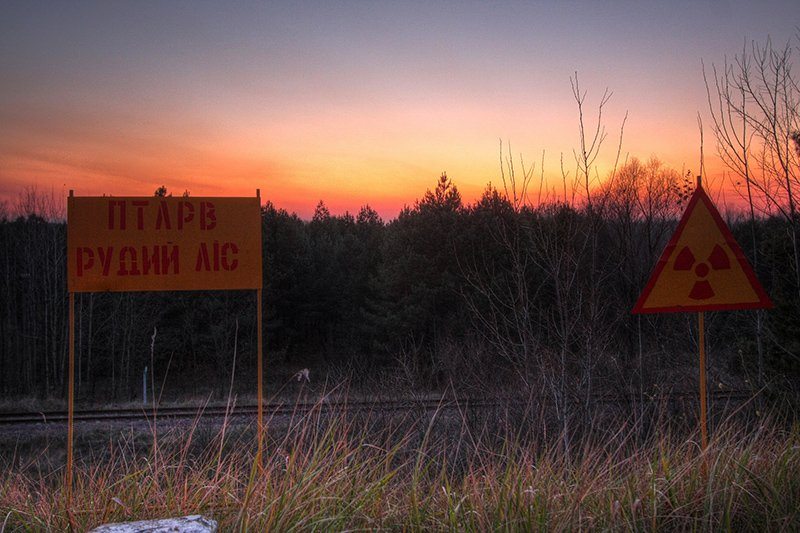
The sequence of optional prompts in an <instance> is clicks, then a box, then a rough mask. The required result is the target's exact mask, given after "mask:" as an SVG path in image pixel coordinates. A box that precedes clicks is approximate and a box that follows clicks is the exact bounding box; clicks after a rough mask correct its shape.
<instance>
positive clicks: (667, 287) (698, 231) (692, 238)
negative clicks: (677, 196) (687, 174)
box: [632, 183, 773, 314]
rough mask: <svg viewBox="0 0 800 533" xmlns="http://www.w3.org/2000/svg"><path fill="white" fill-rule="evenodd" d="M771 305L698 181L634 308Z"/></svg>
mask: <svg viewBox="0 0 800 533" xmlns="http://www.w3.org/2000/svg"><path fill="white" fill-rule="evenodd" d="M771 307H773V305H772V302H771V301H770V299H769V297H768V296H767V294H766V293H765V292H764V289H763V288H762V287H761V284H760V283H759V282H758V279H756V276H755V273H754V272H753V269H752V268H751V267H750V264H749V263H748V262H747V259H746V258H745V257H744V254H743V253H742V250H741V248H739V245H738V244H737V243H736V240H735V239H734V238H733V235H732V234H731V231H730V230H729V229H728V226H727V225H726V224H725V222H724V221H723V220H722V217H721V216H720V214H719V212H718V211H717V209H716V207H714V204H713V203H712V202H711V199H710V198H709V197H708V195H706V193H705V191H704V190H703V187H702V186H701V185H700V184H699V183H698V186H697V188H696V189H695V191H694V194H693V195H692V197H691V199H690V200H689V205H688V206H687V207H686V211H685V212H684V213H683V216H682V217H681V220H680V222H679V223H678V227H677V229H676V230H675V233H674V234H673V235H672V238H671V239H670V241H669V243H668V244H667V247H666V248H665V249H664V252H663V253H662V254H661V258H660V259H659V260H658V263H657V264H656V268H655V270H654V271H653V274H652V275H651V276H650V280H649V281H648V282H647V285H646V286H645V288H644V290H643V291H642V294H641V295H640V296H639V300H638V301H637V302H636V305H635V306H634V308H633V310H632V312H633V313H635V314H636V313H672V312H685V311H689V312H693V311H721V310H731V309H766V308H771Z"/></svg>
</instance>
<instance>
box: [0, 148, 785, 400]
mask: <svg viewBox="0 0 800 533" xmlns="http://www.w3.org/2000/svg"><path fill="white" fill-rule="evenodd" d="M636 165H639V167H637V166H636ZM657 166H658V165H655V167H653V164H652V163H651V164H650V167H647V165H640V164H639V163H638V162H635V164H633V166H630V167H626V168H625V169H623V170H624V171H625V172H628V173H629V174H630V175H628V178H629V183H627V184H626V182H625V179H628V178H625V174H624V172H621V173H620V176H621V177H620V178H619V180H618V182H617V185H616V188H613V189H612V188H609V190H608V191H605V195H604V196H603V199H604V201H602V202H600V201H596V202H595V204H594V205H593V208H592V210H591V211H588V210H584V209H582V208H579V207H576V206H571V205H563V204H551V205H542V206H537V207H531V206H526V205H523V206H520V205H513V204H512V203H511V202H509V201H508V200H507V199H506V197H505V196H504V195H503V194H501V193H499V192H498V191H497V190H495V189H493V188H491V187H489V188H487V190H486V191H485V192H484V194H483V196H482V197H481V198H480V199H478V200H477V201H476V202H475V203H474V204H472V205H464V204H463V203H462V200H461V196H460V194H459V192H458V190H457V188H456V186H455V185H454V184H453V183H452V181H451V180H450V179H449V178H448V177H447V176H446V175H442V176H441V177H440V178H439V180H438V181H437V182H436V185H435V187H434V188H433V189H432V190H430V191H427V192H426V193H425V194H424V196H423V197H422V199H421V200H419V201H417V202H416V203H415V204H414V206H413V207H407V208H405V209H404V210H403V211H402V212H401V213H400V215H399V216H398V218H397V219H396V220H393V221H391V222H388V223H386V222H384V221H383V220H381V218H380V217H379V216H378V214H377V213H376V212H375V211H374V210H373V209H371V208H369V207H368V206H365V207H363V208H362V209H361V210H360V211H359V213H358V214H357V215H356V216H353V215H351V214H349V213H345V214H344V215H340V216H336V215H331V214H330V212H329V211H328V209H327V208H326V207H325V205H324V203H322V202H320V203H319V205H318V206H317V209H316V211H315V214H314V216H313V218H312V219H311V220H310V221H304V220H301V219H300V218H298V217H297V216H296V215H293V214H290V213H287V212H286V211H285V210H283V209H279V208H277V207H275V206H274V205H272V204H271V203H267V204H266V205H265V206H264V207H263V208H262V213H261V215H262V223H263V226H262V238H263V247H264V248H263V250H264V251H263V253H264V259H265V260H264V311H265V314H264V317H265V325H264V328H265V331H264V333H265V346H266V350H267V369H266V374H267V375H268V376H271V377H273V378H275V379H278V378H279V377H280V376H283V379H284V381H285V379H287V376H290V375H291V372H292V371H293V369H295V370H294V371H296V369H299V368H301V367H302V366H310V365H311V366H313V365H317V368H319V369H333V368H337V369H341V370H342V372H346V373H348V375H350V376H351V377H353V378H357V379H358V380H361V381H359V382H365V381H364V380H366V379H367V378H368V377H369V376H382V375H383V376H385V375H389V374H391V375H394V376H396V377H397V376H400V377H402V379H404V380H405V381H404V382H403V383H404V385H410V386H415V387H422V388H430V387H434V388H436V387H444V386H446V385H453V386H456V387H465V388H472V389H475V390H481V391H493V392H503V391H506V390H510V389H515V390H529V391H532V392H537V393H543V394H548V395H552V397H553V398H554V399H555V400H556V401H564V402H566V399H567V398H572V400H573V401H575V402H578V403H579V404H580V402H581V401H586V402H588V397H589V394H590V393H595V392H596V393H605V392H620V391H623V392H627V393H629V394H652V393H655V392H657V391H659V390H664V389H672V390H694V385H693V383H696V362H695V356H694V353H695V351H694V350H695V348H694V346H693V344H692V343H693V342H694V341H693V339H694V328H695V323H694V319H693V318H691V317H687V316H685V315H660V316H643V317H636V316H632V315H631V314H630V309H631V307H632V306H633V303H634V302H635V300H636V298H637V296H638V294H639V291H640V290H641V288H642V287H643V285H644V283H645V281H646V280H647V277H648V276H649V273H650V270H651V268H652V266H653V265H654V263H655V260H656V259H657V257H658V255H659V254H660V252H661V250H662V249H663V246H664V244H665V243H666V239H667V238H668V237H669V235H670V233H671V231H672V229H673V228H674V226H675V223H676V219H677V216H678V215H679V214H680V211H681V206H680V200H681V195H682V194H683V192H682V190H681V189H680V188H678V189H676V188H675V184H676V183H679V182H680V180H679V179H678V178H677V177H674V176H673V177H671V178H670V179H667V180H666V181H665V182H664V183H662V184H660V185H658V184H656V183H655V182H654V181H653V180H652V179H651V180H650V181H648V182H647V186H646V187H643V186H642V183H641V181H637V180H642V179H644V178H643V176H646V175H647V172H649V171H652V172H653V176H655V173H656V171H657V170H658V168H657ZM651 167H652V168H651ZM647 168H649V169H650V170H649V171H648V170H647ZM637 173H638V174H637ZM623 178H625V179H623ZM656 185H658V186H659V187H661V189H659V190H658V191H656V190H655V189H656ZM647 187H650V189H648V188H647ZM648 191H649V192H648ZM656 193H657V194H656ZM648 194H650V196H649V197H648V196H647V195H648ZM656 196H657V198H656ZM659 202H660V203H659ZM732 229H733V231H734V233H736V235H737V237H738V238H739V242H740V244H741V245H742V247H743V248H744V251H745V253H746V255H747V256H748V257H749V258H750V259H751V261H752V263H753V264H754V266H755V268H756V270H757V274H758V277H759V278H760V280H761V281H762V283H763V285H764V286H765V288H766V290H767V292H768V293H769V294H770V295H771V297H772V298H773V300H774V302H775V304H776V309H775V310H774V311H771V312H767V313H764V314H762V315H760V316H762V317H766V318H765V320H764V322H763V324H764V327H763V328H761V329H758V331H757V328H756V327H755V325H754V324H755V323H756V321H755V316H756V313H755V312H729V313H712V314H710V315H711V316H710V318H709V320H708V322H707V327H708V338H709V346H710V347H711V350H710V352H711V353H710V380H711V381H712V382H713V385H712V386H715V387H718V388H727V389H739V388H758V387H760V386H768V387H770V389H771V390H774V391H782V392H783V393H785V392H787V391H789V392H792V393H794V391H797V390H798V388H799V387H800V364H798V357H800V343H799V342H798V339H800V302H798V301H797V298H796V295H797V294H798V288H797V287H796V286H795V284H796V282H795V280H796V279H797V278H796V276H795V275H794V272H793V270H792V254H793V250H792V246H791V234H790V232H789V230H788V228H787V222H786V221H785V220H782V219H777V218H769V219H761V220H756V221H755V222H754V223H751V222H750V221H749V220H748V221H734V222H733V223H732ZM751 237H754V238H751ZM754 243H755V248H754ZM0 250H2V252H1V254H0V257H2V259H1V260H0V349H1V350H2V353H0V393H1V394H2V396H3V397H15V396H38V397H51V396H56V397H61V396H63V394H64V390H65V379H66V371H65V368H66V359H67V346H68V343H67V338H68V321H67V311H68V306H67V301H68V300H67V292H66V280H65V277H66V265H65V261H66V231H65V224H64V223H62V222H54V221H49V220H46V219H44V218H42V217H41V216H40V215H38V214H36V213H29V214H27V215H26V216H20V217H18V218H16V219H13V220H11V219H8V218H6V219H3V220H0ZM75 313H76V314H75V316H76V319H75V320H76V353H77V356H78V365H77V374H76V380H77V392H78V397H79V398H80V399H91V400H115V401H128V400H133V399H136V398H137V397H139V395H140V391H141V383H142V373H143V370H144V367H145V366H147V367H149V368H150V372H151V374H150V375H151V376H152V377H154V381H155V383H156V385H158V386H160V385H161V380H163V379H164V377H165V376H168V377H169V379H168V381H167V382H165V383H168V385H167V386H166V388H167V389H169V387H173V388H174V390H176V391H177V392H176V394H177V393H180V394H193V393H198V394H207V393H208V392H211V391H216V392H220V393H221V392H223V391H226V390H227V386H228V384H229V383H230V381H231V373H232V372H234V371H235V372H236V380H235V381H236V383H237V387H238V389H239V390H240V391H248V390H252V386H253V384H254V383H255V376H254V372H253V370H252V369H253V368H254V367H255V338H256V332H255V328H256V322H255V296H254V295H253V293H252V291H233V292H205V293H187V292H183V293H181V292H175V293H127V294H78V295H76V311H75ZM757 340H758V341H759V342H761V343H762V344H763V349H764V351H763V353H764V358H763V360H758V359H757V357H756V352H757V348H756V344H757ZM151 346H152V349H151ZM154 368H155V372H154V373H153V369H154ZM177 376H180V379H179V380H178V379H177V378H176V377H177ZM276 376H278V377H276ZM374 379H378V378H374ZM176 381H180V385H177V384H175V382H176ZM372 383H373V384H374V383H375V381H373V382H372ZM525 387H527V389H525ZM157 388H159V387H157ZM564 405H566V404H564Z"/></svg>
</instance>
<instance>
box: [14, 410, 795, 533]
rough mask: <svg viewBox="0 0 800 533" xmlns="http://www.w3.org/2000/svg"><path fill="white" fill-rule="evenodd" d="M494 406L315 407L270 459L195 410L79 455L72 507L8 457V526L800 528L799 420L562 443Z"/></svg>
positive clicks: (51, 473)
mask: <svg viewBox="0 0 800 533" xmlns="http://www.w3.org/2000/svg"><path fill="white" fill-rule="evenodd" d="M490 418H492V417H491V416H488V417H486V418H485V419H484V420H482V421H480V420H479V419H478V418H476V417H470V418H469V419H468V418H467V417H466V415H465V414H464V413H460V412H459V411H458V410H444V409H443V410H440V411H439V412H437V413H435V414H433V415H430V414H422V413H417V414H416V415H413V416H412V415H405V416H394V417H393V416H389V415H386V414H384V413H373V414H371V415H364V414H360V415H348V414H346V413H341V414H328V413H327V412H326V411H325V410H324V409H323V408H322V406H321V405H320V406H319V408H318V409H316V410H314V411H313V412H311V413H310V414H305V415H301V414H299V413H298V414H297V415H296V416H294V417H293V418H292V419H291V420H290V421H284V422H283V423H282V424H281V426H282V427H280V428H279V429H278V428H277V427H275V426H277V421H274V423H273V427H272V428H271V429H270V430H269V433H268V439H267V453H266V454H265V457H264V458H263V466H261V467H260V466H259V465H258V462H259V461H258V458H257V457H255V455H254V448H255V447H254V445H253V443H252V440H253V439H252V433H249V432H247V431H241V430H238V429H237V428H234V427H229V426H228V425H227V423H226V425H225V426H223V428H222V430H220V431H219V432H218V433H216V434H214V435H211V436H210V437H205V436H204V437H202V438H200V435H201V433H202V431H203V430H202V428H200V427H199V426H198V425H197V424H194V425H192V426H191V427H189V428H184V429H182V430H180V431H179V432H176V431H165V432H164V433H163V434H159V433H157V432H155V431H154V434H153V435H151V436H149V437H147V438H146V439H142V441H144V442H149V443H150V446H148V447H146V448H145V449H142V446H143V444H142V442H139V441H137V440H136V439H135V438H133V437H128V438H125V439H122V440H120V441H109V442H108V443H107V449H106V450H104V453H102V454H97V456H96V457H95V458H94V459H92V458H84V459H83V460H82V461H79V462H78V466H77V468H76V472H75V483H74V491H73V502H72V505H71V507H70V508H66V506H65V498H64V486H63V476H64V472H63V467H61V466H60V465H59V466H58V467H49V468H48V467H44V468H43V467H42V465H41V462H39V463H36V462H35V461H28V462H22V463H20V461H19V460H10V461H8V464H6V465H2V466H0V473H1V474H0V532H6V531H65V530H67V529H69V527H70V525H72V527H73V528H74V529H76V530H79V531H83V530H86V529H90V528H92V527H95V526H97V525H99V524H101V523H106V522H115V521H126V520H142V519H147V518H157V517H166V516H180V515H185V514H196V513H200V514H205V515H206V516H209V517H212V518H214V519H215V520H217V521H218V522H219V523H220V526H221V527H220V529H221V531H238V530H242V531H245V530H254V531H342V530H369V531H375V530H392V531H520V530H521V531H532V530H539V531H578V530H601V531H602V530H620V531H639V530H644V531H656V530H664V531H672V530H697V531H720V530H722V531H726V530H727V531H755V530H760V531H786V530H798V529H800V509H798V507H797V502H798V501H800V428H798V427H797V426H796V425H795V426H789V427H786V426H785V425H781V424H776V423H763V424H761V425H757V426H756V427H755V428H751V429H743V428H742V427H740V426H737V425H735V424H734V423H723V424H721V425H720V426H718V427H717V428H716V429H715V431H714V434H713V438H712V441H711V443H710V446H709V448H708V450H707V451H706V452H705V454H703V453H701V452H700V450H699V449H698V446H697V445H696V443H695V439H694V436H692V435H689V436H688V437H687V436H685V435H684V436H679V435H675V434H673V433H670V432H669V431H668V430H666V429H664V430H663V431H660V432H655V433H654V434H652V435H651V436H649V437H647V438H641V437H640V438H634V432H633V431H632V430H629V429H628V424H629V421H627V420H620V421H618V423H616V424H614V425H613V428H614V429H607V430H600V429H594V430H592V431H590V432H587V434H585V435H584V436H583V437H581V441H580V442H577V443H575V442H573V447H572V449H571V450H570V453H569V454H565V453H564V451H563V450H562V449H561V448H560V446H561V442H562V440H561V439H560V438H559V437H558V436H557V435H556V436H554V438H551V439H549V440H544V441H542V440H541V439H539V438H538V437H537V438H530V435H531V434H532V428H526V427H522V428H521V429H519V430H515V431H509V430H506V431H503V432H499V433H498V431H497V430H496V429H495V428H496V427H498V425H497V424H493V425H491V426H490V425H489V423H488V422H489V419H490ZM494 422H496V420H494ZM506 427H513V424H506ZM605 427H606V428H609V427H612V426H609V425H607V424H606V425H605ZM200 441H202V442H200ZM152 443H155V445H154V446H153V445H152ZM704 465H707V466H706V467H704Z"/></svg>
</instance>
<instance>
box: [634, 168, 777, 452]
mask: <svg viewBox="0 0 800 533" xmlns="http://www.w3.org/2000/svg"><path fill="white" fill-rule="evenodd" d="M771 307H773V305H772V302H771V301H770V299H769V297H768V296H767V294H766V293H765V292H764V289H763V288H762V287H761V284H760V283H759V282H758V279H757V278H756V275H755V273H754V272H753V269H752V268H751V267H750V264H749V263H748V262H747V259H746V258H745V256H744V254H743V253H742V250H741V248H740V247H739V245H738V244H737V242H736V239H734V237H733V235H732V234H731V231H730V230H729V229H728V226H727V225H726V224H725V222H724V221H723V220H722V217H721V216H720V214H719V211H717V208H716V207H714V204H713V203H712V202H711V199H710V198H709V197H708V195H707V194H706V193H705V191H704V190H703V184H702V180H701V178H700V176H698V177H697V188H696V189H695V191H694V194H693V195H692V197H691V199H690V200H689V204H688V205H687V207H686V211H685V212H684V213H683V216H682V217H681V220H680V222H678V227H677V229H676V230H675V233H674V234H673V235H672V238H671V239H670V241H669V243H668V244H667V246H666V248H665V249H664V252H663V253H662V254H661V257H660V258H659V260H658V263H657V264H656V267H655V269H654V271H653V273H652V275H651V276H650V279H649V281H648V282H647V285H646V286H645V288H644V290H643V291H642V294H641V295H640V296H639V300H638V301H637V302H636V305H635V306H634V308H633V311H632V312H633V313H673V312H694V311H696V312H697V317H698V318H697V328H698V345H699V352H700V375H699V381H700V435H701V441H702V442H701V446H702V448H703V450H705V449H706V447H707V446H708V429H707V410H706V353H705V315H704V313H705V311H725V310H733V309H766V308H771Z"/></svg>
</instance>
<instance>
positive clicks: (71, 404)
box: [64, 292, 75, 511]
mask: <svg viewBox="0 0 800 533" xmlns="http://www.w3.org/2000/svg"><path fill="white" fill-rule="evenodd" d="M68 372H69V376H68V385H67V472H66V479H65V480H64V486H65V488H66V495H67V511H69V509H70V507H72V440H73V418H74V415H75V293H74V292H70V293H69V369H68Z"/></svg>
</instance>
